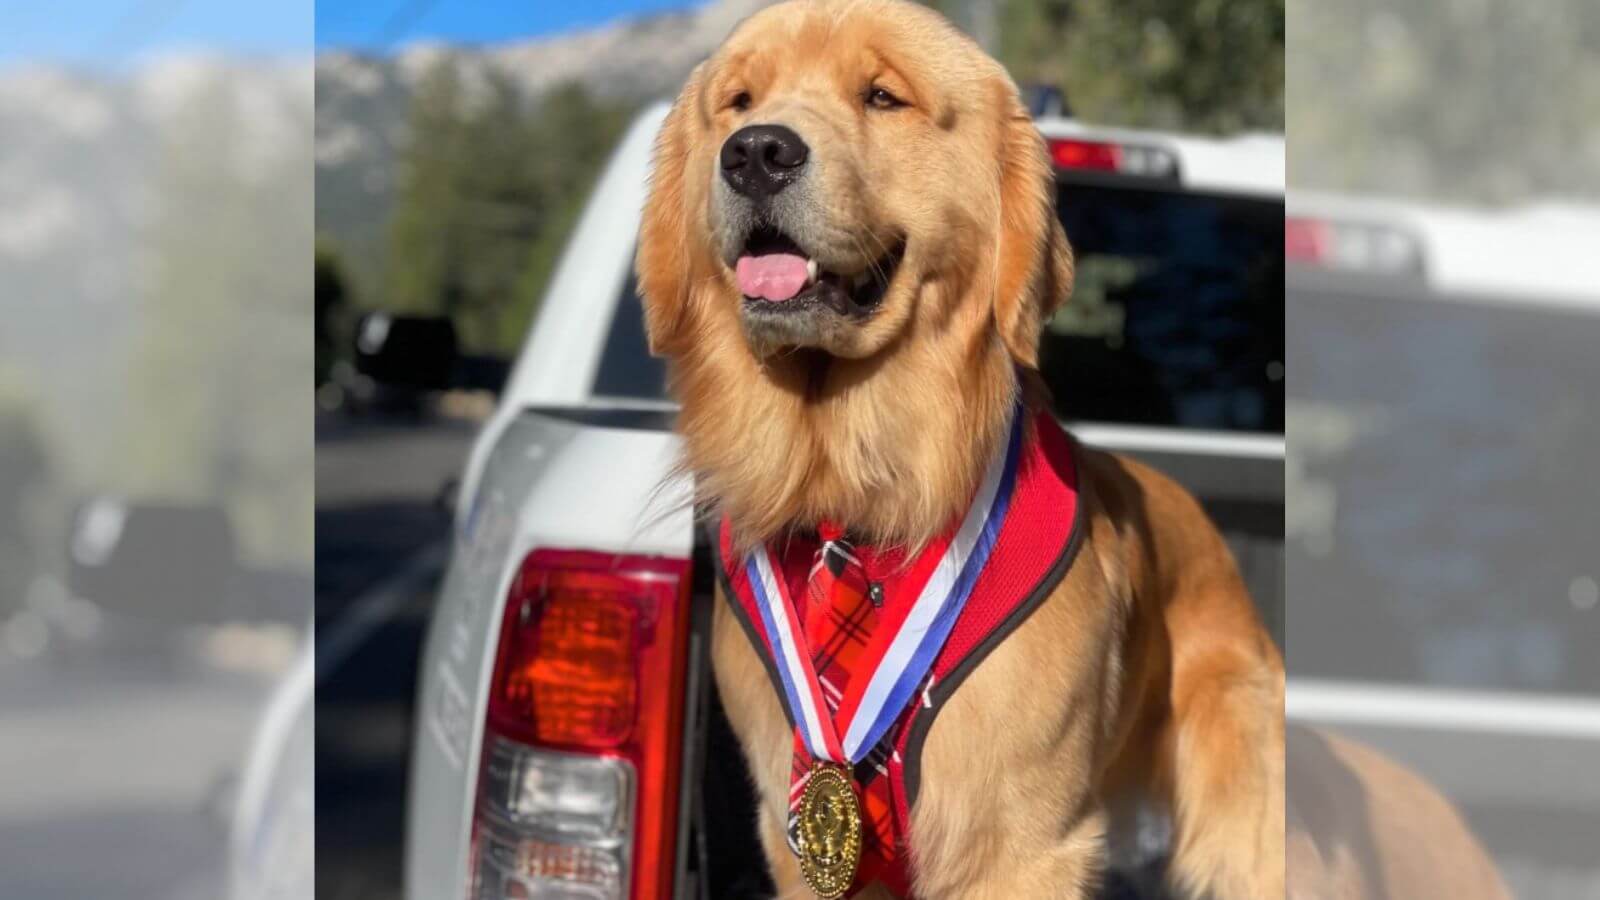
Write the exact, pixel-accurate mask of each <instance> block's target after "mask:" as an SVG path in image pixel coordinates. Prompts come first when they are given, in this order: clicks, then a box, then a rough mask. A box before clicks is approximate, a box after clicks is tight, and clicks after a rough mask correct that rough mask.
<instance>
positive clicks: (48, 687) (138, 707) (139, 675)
mask: <svg viewBox="0 0 1600 900" xmlns="http://www.w3.org/2000/svg"><path fill="white" fill-rule="evenodd" d="M268 687H269V682H268V679H267V678H266V677H264V676H247V675H241V674H239V673H224V672H218V671H215V670H212V669H208V668H205V667H201V666H192V667H188V666H171V665H160V666H152V665H142V664H131V665H130V664H129V663H128V662H127V661H120V662H119V661H109V660H106V661H103V660H91V659H77V660H71V661H67V660H63V659H59V658H54V657H51V656H48V655H47V656H42V657H34V658H30V659H19V658H16V657H14V656H9V655H7V653H6V651H5V650H4V649H0V773H4V774H3V776H0V885H3V888H0V894H3V895H4V896H5V897H8V898H9V897H17V898H27V900H58V898H59V900H82V898H85V897H116V898H118V900H215V898H219V897H223V896H225V888H224V886H225V884H226V881H225V878H226V864H227V849H228V824H229V819H228V809H229V807H228V804H227V797H228V795H229V791H230V786H231V785H232V784H234V783H235V779H236V778H237V775H238V773H239V769H240V767H241V764H242V762H243V760H244V757H245V753H246V750H247V749H248V747H249V742H250V737H251V734H252V731H253V728H254V725H255V722H256V718H257V716H258V715H259V713H260V710H261V708H262V704H263V702H264V700H265V697H266V692H267V690H268Z"/></svg>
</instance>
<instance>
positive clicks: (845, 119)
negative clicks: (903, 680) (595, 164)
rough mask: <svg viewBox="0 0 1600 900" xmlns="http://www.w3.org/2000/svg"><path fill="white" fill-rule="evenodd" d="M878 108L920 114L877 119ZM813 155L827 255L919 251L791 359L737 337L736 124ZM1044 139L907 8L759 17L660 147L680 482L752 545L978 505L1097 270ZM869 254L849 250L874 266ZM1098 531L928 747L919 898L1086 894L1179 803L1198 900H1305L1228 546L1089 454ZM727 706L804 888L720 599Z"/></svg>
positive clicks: (1182, 877) (694, 83)
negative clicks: (1009, 433) (1082, 287)
mask: <svg viewBox="0 0 1600 900" xmlns="http://www.w3.org/2000/svg"><path fill="white" fill-rule="evenodd" d="M873 86H882V87H885V88H886V89H887V90H889V91H890V92H891V93H892V94H893V95H894V96H895V97H898V98H900V99H902V100H904V101H905V102H906V105H905V106H904V107H897V108H893V109H887V110H885V109H874V108H870V107H869V106H866V105H863V103H862V102H861V98H862V96H863V93H864V92H868V91H870V89H871V88H872V87H873ZM754 122H780V123H782V124H784V125H786V126H788V127H790V128H792V129H794V130H795V131H796V132H798V133H800V134H802V135H805V139H806V141H807V142H808V143H809V144H810V146H811V153H812V162H811V163H808V166H811V167H812V168H813V169H814V171H812V172H810V173H809V174H808V175H807V177H808V178H814V179H815V182H816V183H815V185H813V189H814V193H813V194H812V195H811V196H813V197H815V202H816V205H817V210H815V212H816V213H817V217H818V218H817V221H819V222H822V223H823V224H822V225H819V226H818V231H817V233H818V234H821V235H822V237H820V238H818V239H817V240H818V241H819V243H822V244H827V241H828V240H829V239H830V238H829V235H837V234H843V235H845V236H846V237H848V238H849V240H840V241H839V244H838V246H839V247H840V248H842V249H823V250H820V251H818V253H819V255H824V256H826V261H827V262H828V265H830V266H833V267H836V268H837V269H839V270H840V271H842V272H845V273H846V274H848V273H850V272H853V271H859V270H861V269H862V268H864V267H866V266H869V265H872V264H873V261H874V259H876V258H877V255H878V254H880V253H881V252H882V248H885V247H888V246H890V245H893V244H896V243H898V244H900V245H902V246H903V247H904V257H903V260H902V261H901V262H900V263H899V266H898V269H897V270H896V271H895V274H894V276H893V279H892V281H891V282H890V285H889V288H888V290H887V292H886V293H885V295H884V297H883V299H882V301H881V305H880V306H879V307H878V308H877V309H876V310H875V311H874V312H873V314H872V315H871V316H870V317H868V318H866V319H865V320H864V321H860V322H851V323H849V325H848V327H841V328H840V329H837V330H829V331H828V332H827V333H826V334H822V333H819V335H818V337H817V342H818V343H817V344H816V345H815V346H812V347H808V348H803V349H796V350H783V351H779V352H772V351H771V350H770V348H763V347H760V346H757V345H755V344H753V343H752V341H751V340H750V339H749V335H748V334H747V333H746V331H745V329H744V328H743V327H742V326H741V318H740V316H741V313H740V309H741V297H740V292H739V290H738V289H737V286H736V282H735V281H734V278H733V275H732V273H731V272H730V270H729V264H728V257H727V253H726V248H724V247H719V246H718V243H717V240H718V239H717V229H718V228H719V225H720V218H719V217H721V216H723V215H725V213H724V212H723V211H721V210H720V209H719V206H718V203H719V202H720V201H718V200H717V199H716V196H715V195H716V191H715V185H716V179H717V177H718V171H717V161H716V160H717V151H718V148H719V147H720V146H721V144H722V142H723V141H724V140H725V139H726V138H727V137H728V135H729V134H730V133H731V132H732V131H734V130H736V129H737V128H738V127H740V126H742V125H746V124H750V123H754ZM1053 194H1054V191H1053V177H1052V172H1051V167H1050V163H1049V160H1048V157H1047V155H1046V153H1045V148H1044V146H1043V142H1042V140H1041V139H1040V137H1039V135H1038V133H1037V132H1036V131H1035V130H1034V128H1033V125H1032V123H1031V121H1030V120H1029V119H1028V116H1027V114H1026V112H1025V110H1024V108H1023V106H1022V104H1021V102H1020V101H1019V98H1018V94H1017V90H1016V88H1015V86H1014V85H1013V84H1012V82H1011V80H1010V79H1009V77H1008V76H1007V75H1006V73H1005V71H1004V70H1003V69H1002V68H1001V67H1000V66H999V65H998V64H997V63H995V62H994V61H993V60H991V59H990V58H989V57H987V56H986V55H985V54H983V53H982V51H981V50H979V49H978V48H977V46H976V45H974V44H973V43H972V42H971V41H969V40H968V39H966V38H965V37H964V36H962V35H961V34H960V33H959V32H957V31H956V30H955V29H954V28H952V27H951V26H950V25H949V24H948V23H947V22H945V21H944V20H943V19H942V18H941V17H939V16H938V15H937V14H935V13H932V12H930V11H928V10H926V9H925V8H922V7H919V6H916V5H914V4H911V3H906V2H901V0H854V2H851V0H833V2H829V0H817V2H805V0H797V2H789V3H785V4H782V5H780V6H776V7H772V8H770V9H768V10H766V11H763V12H762V13H759V14H757V15H756V16H754V17H752V18H751V19H750V20H747V21H746V22H745V23H743V24H742V25H741V26H740V27H739V28H738V29H737V30H736V31H735V32H734V34H733V35H732V36H731V37H730V38H729V39H728V41H727V43H726V44H725V45H724V46H723V47H722V48H721V49H720V50H719V51H718V52H717V53H716V54H715V55H714V56H713V57H712V58H711V59H710V60H708V61H707V62H706V63H704V64H702V65H701V66H700V67H699V68H698V69H696V71H695V72H694V74H693V75H692V76H691V77H690V79H689V81H688V84H687V85H686V86H685V88H684V90H683V93H682V94H681V96H680V97H679V99H678V101H677V103H676V104H675V105H674V107H673V110H672V112H671V113H670V114H669V116H668V118H667V121H666V123H665V125H664V126H663V129H662V132H661V136H660V139H659V143H658V149H657V155H656V162H655V169H654V174H653V178H652V183H651V190H650V196H649V199H648V201H647V205H646V209H645V216H644V221H643V226H642V229H641V235H640V246H639V258H638V274H639V282H640V286H641V290H642V294H643V297H644V300H645V310H646V319H647V326H648V331H649V335H650V340H651V346H652V348H653V350H654V351H655V352H658V353H660V354H662V355H664V356H666V357H667V358H668V359H669V363H670V375H671V388H672V391H673V393H674V395H675V396H676V397H677V399H678V400H679V401H680V403H681V406H682V412H681V414H680V417H679V421H678V428H679V431H680V432H681V433H682V435H683V439H684V452H685V457H684V465H685V468H686V469H687V470H689V471H690V472H692V473H693V474H694V475H695V476H696V478H697V484H698V492H699V499H700V500H701V501H702V502H703V503H704V504H706V505H708V506H709V507H711V508H713V509H715V510H716V511H718V512H719V513H723V514H726V515H727V516H728V517H729V518H730V519H731V521H732V524H733V526H734V532H735V535H736V537H737V538H738V540H740V541H741V542H742V543H744V544H747V545H748V544H752V543H754V542H759V541H764V540H767V539H771V538H775V537H778V536H781V535H782V534H784V533H785V532H787V531H789V530H790V529H794V528H805V527H809V526H812V525H814V524H815V523H816V522H817V521H819V520H822V519H829V520H833V521H838V522H844V523H847V524H848V525H849V526H850V527H851V528H852V530H853V531H855V532H857V533H860V534H863V535H865V536H867V538H868V539H869V540H871V541H873V542H876V543H881V544H889V543H898V544H906V545H912V546H916V545H920V544H921V543H923V542H925V541H926V540H928V539H929V538H930V537H931V536H933V535H934V534H936V533H938V532H939V531H940V530H942V529H944V528H945V527H947V525H948V524H949V523H950V522H951V521H952V520H954V519H955V518H956V517H957V516H958V515H959V514H960V513H961V512H962V511H963V510H964V508H965V506H966V505H967V503H968V502H969V501H970V498H971V496H972V493H973V491H974V489H975V486H976V484H977V482H978V479H979V477H980V475H981V472H982V470H983V468H984V464H985V462H986V461H987V460H988V459H989V457H990V455H991V454H992V453H994V452H995V449H996V447H997V445H998V442H999V440H1000V439H1001V435H1002V433H1003V430H1004V427H1005V422H1006V420H1007V416H1008V414H1009V411H1010V409H1011V406H1012V404H1013V403H1014V402H1015V398H1016V397H1017V396H1019V392H1020V394H1021V395H1022V396H1023V397H1024V400H1025V402H1027V403H1028V404H1029V405H1030V406H1034V407H1037V406H1038V405H1039V404H1040V403H1042V402H1044V401H1043V397H1042V396H1041V394H1040V392H1038V391H1036V390H1034V389H1033V387H1032V383H1033V381H1034V379H1033V378H1032V377H1031V376H1024V377H1022V378H1020V379H1019V377H1018V375H1017V374H1016V373H1017V372H1018V371H1022V372H1025V373H1026V372H1031V370H1032V369H1033V368H1035V367H1036V364H1037V358H1036V354H1037V344H1038V339H1039V334H1040V331H1041V328H1042V326H1043V323H1044V321H1045V320H1046V319H1047V318H1048V317H1049V315H1050V313H1051V312H1052V311H1053V310H1054V309H1055V307H1056V306H1057V305H1058V304H1060V303H1061V302H1063V301H1064V300H1065V299H1066V297H1067V295H1068V293H1069V292H1070V282H1071V276H1072V263H1071V252H1070V250H1069V248H1068V246H1067V241H1066V238H1065V235H1064V234H1063V233H1062V230H1061V226H1060V224H1059V222H1058V220H1057V218H1056V215H1055V211H1054V208H1053ZM852 246H853V247H854V250H852V249H851V247H852ZM1080 468H1081V476H1082V477H1081V480H1082V484H1083V502H1082V513H1081V514H1082V515H1083V516H1085V517H1086V518H1085V526H1086V534H1085V541H1084V543H1083V546H1082V550H1081V551H1080V554H1079V557H1078V560H1077V562H1076V563H1075V564H1074V565H1073V567H1072V569H1071V570H1070V572H1069V574H1068V575H1067V577H1066V578H1065V579H1064V580H1063V581H1062V582H1061V584H1060V585H1059V586H1058V587H1057V588H1056V590H1055V591H1054V592H1053V594H1052V595H1051V597H1050V598H1049V599H1047V600H1046V601H1045V602H1044V603H1043V604H1042V605H1041V606H1040V607H1039V608H1038V609H1037V611H1035V612H1034V613H1033V614H1032V616H1031V617H1030V618H1029V619H1028V620H1027V621H1026V622H1025V623H1024V624H1023V625H1022V626H1021V627H1019V628H1018V629H1017V630H1016V631H1015V632H1013V633H1012V634H1011V636H1010V637H1008V638H1007V639H1006V640H1005V641H1004V642H1003V643H1002V644H1001V645H1000V646H999V648H998V649H996V650H995V651H994V652H993V653H992V654H990V655H989V656H988V657H987V658H986V659H985V661H984V662H983V664H982V665H980V666H979V667H978V669H977V670H976V671H975V672H974V673H973V674H972V676H971V677H970V678H968V679H967V681H966V682H965V683H964V684H963V685H962V687H961V689H960V690H959V691H958V692H957V693H956V694H955V695H954V697H953V698H952V699H951V700H950V701H949V703H948V705H947V706H946V707H945V708H944V710H943V711H942V712H941V713H940V715H939V717H938V719H937V721H936V722H935V724H934V725H933V727H932V729H931V731H930V733H929V736H928V739H927V741H926V744H925V747H924V750H923V755H922V773H923V774H922V779H921V784H922V789H921V791H920V793H919V796H918V799H917V804H916V807H915V808H914V809H913V811H912V819H911V823H910V834H909V842H910V852H911V856H912V859H913V862H914V866H913V869H914V874H915V889H916V893H917V895H918V896H919V897H922V898H966V900H970V898H989V897H993V898H1008V900H1009V898H1021V897H1028V898H1032V897H1077V896H1084V895H1086V894H1088V893H1089V892H1090V891H1091V890H1092V887H1093V885H1094V884H1095V883H1096V881H1097V879H1098V878H1099V876H1100V873H1101V871H1102V868H1103V861H1104V853H1105V831H1106V828H1107V823H1108V821H1109V820H1110V819H1111V818H1112V817H1115V816H1116V815H1118V814H1120V813H1122V812H1125V811H1127V810H1129V809H1131V808H1133V807H1135V806H1137V805H1138V804H1141V803H1145V802H1154V803H1156V804H1160V805H1161V806H1163V807H1164V808H1165V809H1167V810H1168V811H1169V812H1170V813H1171V815H1172V818H1173V820H1174V823H1175V838H1174V859H1173V865H1172V880H1173V882H1174V884H1175V885H1177V886H1179V887H1180V888H1182V889H1184V890H1185V891H1186V892H1188V893H1190V894H1192V895H1194V896H1204V895H1207V894H1211V895H1215V896H1220V897H1239V898H1277V897H1281V896H1282V895H1283V886H1284V880H1283V731H1282V729H1283V722H1282V714H1283V707H1282V696H1283V689H1282V664H1281V661H1280V659H1279V657H1278V654H1277V651H1276V649H1275V647H1274V645H1273V643H1272V641H1271V639H1270V638H1269V636H1268V635H1267V634H1266V632H1265V631H1264V630H1263V628H1262V627H1261V624H1260V622H1259V620H1258V618H1257V616H1256V613H1255V610H1254V607H1253V606H1252V604H1251V602H1250V599H1249V597H1248V595H1247V594H1246V591H1245V588H1244V585H1243V583H1242V581H1241V580H1240V577H1239V575H1238V573H1237V571H1236V569H1235V566H1234V563H1233V561H1232V559H1231V557H1230V555H1229V553H1228V550H1227V548H1226V546H1225V545H1224V543H1223V541H1222V539H1221V538H1220V536H1219V535H1218V534H1217V532H1216V530H1215V528H1214V527H1213V526H1212V525H1211V523H1210V522H1209V521H1208V519H1207V518H1206V516H1205V514H1204V513H1203V511H1202V510H1201V509H1200V507H1199V505H1198V504H1197V503H1196V502H1195V501H1194V500H1193V499H1192V498H1191V497H1190V496H1189V495H1188V494H1187V493H1185V492H1184V491H1183V490H1182V489H1181V488H1179V487H1177V486H1176V485H1175V484H1174V483H1173V482H1171V481H1169V480H1168V479H1166V478H1165V477H1163V476H1161V475H1160V474H1158V473H1156V472H1155V471H1153V470H1151V469H1149V468H1147V467H1145V466H1142V465H1140V464H1138V463H1135V462H1132V461H1129V460H1126V459H1122V458H1119V457H1115V456H1111V455H1106V454H1102V453H1098V452H1092V451H1088V450H1084V451H1082V452H1081V453H1080ZM713 659H714V664H715V670H716V678H717V683H718V686H719V690H720V691H721V693H722V697H723V700H724V703H725V705H726V707H727V709H728V714H729V717H730V720H731V721H732V724H733V726H734V729H735V731H736V732H737V734H738V736H739V738H740V741H741V744H742V746H743V747H744V749H745V752H746V754H747V756H748V758H749V761H750V763H751V769H752V772H753V773H754V777H755V780H756V782H757V785H758V788H759V791H760V795H761V798H762V804H761V821H760V829H761V833H762V839H763V842H764V845H765V847H766V851H767V856H768V861H769V863H770V865H771V868H772V870H773V873H774V876H775V877H776V879H777V883H778V886H779V889H780V895H781V896H803V895H804V893H803V892H804V889H803V887H802V886H801V882H800V879H799V875H798V871H797V869H796V865H795V862H794V860H793V858H792V856H791V855H790V853H789V851H788V850H787V848H786V846H785V843H784V840H783V822H784V817H785V810H786V806H787V804H786V797H787V793H788V786H789V784H788V779H789V769H790V753H791V749H792V743H791V735H790V732H789V727H788V725H787V722H786V718H785V716H784V713H783V710H782V708H781V707H780V705H779V699H778V697H777V695H776V693H775V692H774V691H773V689H772V687H771V684H770V682H769V681H768V679H767V677H766V675H765V673H764V671H763V668H762V664H761V662H760V659H759V658H758V657H757V655H756V651H755V649H754V648H753V647H752V646H751V645H750V643H749V641H748V640H747V639H746V637H745V635H744V634H743V633H742V631H741V630H740V629H739V627H738V626H737V624H736V622H735V621H734V620H733V618H732V615H731V613H730V612H729V610H728V608H727V603H725V602H723V603H719V604H718V609H717V615H716V621H715V626H714V636H713Z"/></svg>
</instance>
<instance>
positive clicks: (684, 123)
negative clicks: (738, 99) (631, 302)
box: [634, 63, 709, 356]
mask: <svg viewBox="0 0 1600 900" xmlns="http://www.w3.org/2000/svg"><path fill="white" fill-rule="evenodd" d="M707 65H709V63H701V64H700V65H699V66H697V67H695V70H694V71H693V72H692V73H690V75H689V80H688V81H687V82H686V83H685V84H684V86H683V91H682V92H681V93H679V94H678V99H677V101H676V102H674V103H673V104H672V111H671V112H669V113H667V118H666V121H665V122H663V123H662V125H661V132H660V133H659V134H658V135H657V136H656V146H655V153H654V158H653V160H652V163H651V167H650V191H649V194H648V196H647V197H646V199H645V203H644V216H643V219H642V220H641V222H640V224H639V252H638V256H637V258H636V259H635V260H634V266H635V271H636V272H637V274H638V281H639V296H640V298H641V299H642V300H643V301H644V327H645V334H646V335H648V337H649V340H650V352H651V354H653V355H655V356H671V355H673V354H674V353H675V352H676V350H677V347H678V346H679V343H680V339H681V336H682V334H683V332H684V330H685V328H684V318H685V314H686V312H687V310H688V306H689V292H690V288H691V286H692V285H693V283H694V281H693V278H694V276H693V273H692V272H691V271H690V270H691V267H692V266H693V264H694V260H693V257H692V251H691V249H690V246H691V242H692V241H693V240H695V236H694V235H692V234H691V233H690V222H689V209H690V204H691V203H692V202H694V198H695V197H696V196H698V192H697V191H694V190H692V186H691V185H690V184H689V181H688V177H687V176H688V167H689V160H690V156H691V155H692V150H693V135H692V130H693V128H694V124H695V122H694V119H695V117H696V116H698V115H699V110H698V109H697V104H698V103H699V96H700V85H701V82H702V80H703V77H704V70H705V68H706V66H707Z"/></svg>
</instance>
